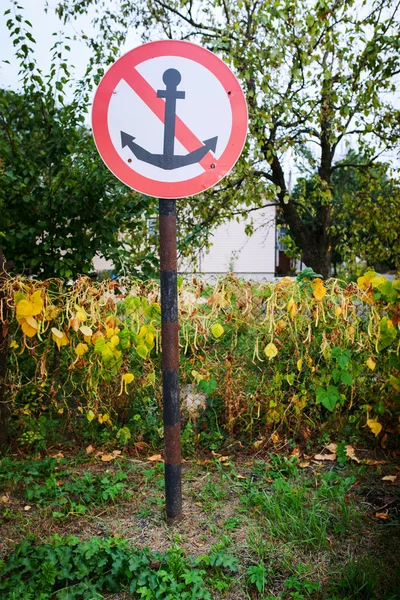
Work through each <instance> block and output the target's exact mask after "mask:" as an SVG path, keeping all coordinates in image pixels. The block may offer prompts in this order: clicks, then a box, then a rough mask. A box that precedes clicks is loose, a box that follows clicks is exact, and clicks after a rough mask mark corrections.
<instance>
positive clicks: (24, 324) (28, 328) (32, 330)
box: [21, 319, 37, 337]
mask: <svg viewBox="0 0 400 600" xmlns="http://www.w3.org/2000/svg"><path fill="white" fill-rule="evenodd" d="M21 329H22V331H23V332H24V334H25V335H27V336H28V337H33V336H35V335H36V333H37V327H32V325H29V323H28V321H27V320H26V319H23V320H22V321H21Z"/></svg>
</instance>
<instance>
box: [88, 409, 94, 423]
mask: <svg viewBox="0 0 400 600" xmlns="http://www.w3.org/2000/svg"><path fill="white" fill-rule="evenodd" d="M95 416H96V415H95V414H94V412H93V411H92V410H88V411H87V413H86V418H87V420H88V421H89V423H90V421H93V419H94V418H95Z"/></svg>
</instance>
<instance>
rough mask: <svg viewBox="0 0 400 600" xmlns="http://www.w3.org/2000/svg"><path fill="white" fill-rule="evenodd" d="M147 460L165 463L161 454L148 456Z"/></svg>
mask: <svg viewBox="0 0 400 600" xmlns="http://www.w3.org/2000/svg"><path fill="white" fill-rule="evenodd" d="M147 460H151V461H152V462H164V459H163V457H162V456H161V454H153V456H148V457H147Z"/></svg>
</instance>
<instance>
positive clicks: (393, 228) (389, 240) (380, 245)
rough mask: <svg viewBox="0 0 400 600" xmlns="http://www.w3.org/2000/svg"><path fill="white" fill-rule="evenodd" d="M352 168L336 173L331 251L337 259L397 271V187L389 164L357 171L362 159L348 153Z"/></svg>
mask: <svg viewBox="0 0 400 600" xmlns="http://www.w3.org/2000/svg"><path fill="white" fill-rule="evenodd" d="M345 162H346V163H347V164H352V165H354V166H349V167H346V168H345V169H342V170H340V171H336V172H335V173H334V174H333V177H332V184H333V226H332V240H333V251H334V252H336V255H337V258H338V260H337V262H339V260H340V259H341V260H346V261H354V260H355V258H356V257H357V258H360V259H362V260H363V261H365V262H366V264H367V265H368V266H370V267H373V268H374V269H375V270H378V271H381V270H386V269H393V270H399V269H400V226H399V223H400V185H399V182H398V181H396V180H395V179H393V178H391V177H390V174H389V172H388V165H387V164H384V163H381V162H376V163H375V164H374V165H373V166H371V167H370V168H369V169H364V168H363V169H361V170H360V169H358V168H357V164H361V165H362V164H364V163H365V159H364V158H363V157H362V156H361V157H360V156H358V155H356V154H355V153H354V152H350V153H349V154H348V155H347V158H346V159H345Z"/></svg>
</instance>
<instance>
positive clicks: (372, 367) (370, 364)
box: [365, 356, 376, 371]
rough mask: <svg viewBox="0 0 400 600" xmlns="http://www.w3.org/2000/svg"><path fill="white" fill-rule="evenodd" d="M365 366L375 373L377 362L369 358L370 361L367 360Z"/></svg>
mask: <svg viewBox="0 0 400 600" xmlns="http://www.w3.org/2000/svg"><path fill="white" fill-rule="evenodd" d="M365 364H366V365H367V367H368V368H369V369H371V371H373V370H374V369H375V367H376V362H375V360H374V359H373V357H372V356H370V357H369V359H368V360H367V362H366V363H365Z"/></svg>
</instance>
